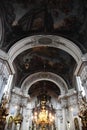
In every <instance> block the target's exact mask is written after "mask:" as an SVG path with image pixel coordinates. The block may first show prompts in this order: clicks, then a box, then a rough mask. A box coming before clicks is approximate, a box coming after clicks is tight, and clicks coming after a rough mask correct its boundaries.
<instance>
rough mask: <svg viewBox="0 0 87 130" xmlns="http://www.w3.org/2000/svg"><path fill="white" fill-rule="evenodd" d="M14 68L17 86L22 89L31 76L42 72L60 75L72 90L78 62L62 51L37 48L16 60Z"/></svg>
mask: <svg viewBox="0 0 87 130" xmlns="http://www.w3.org/2000/svg"><path fill="white" fill-rule="evenodd" d="M66 59H67V60H66ZM14 66H15V68H16V71H17V75H16V78H15V80H16V86H19V87H20V86H21V83H22V82H23V80H24V79H25V78H26V77H27V76H29V75H30V74H33V73H37V72H41V71H42V72H53V73H55V74H58V75H60V76H61V77H62V78H64V80H65V81H66V82H67V83H68V85H69V88H71V87H72V81H73V72H74V69H75V67H76V62H75V60H74V59H73V58H72V57H71V56H70V55H69V54H68V53H66V52H65V51H62V50H60V49H57V48H52V47H35V48H32V49H29V50H27V51H25V52H23V53H21V54H20V55H18V56H17V58H16V59H15V60H14Z"/></svg>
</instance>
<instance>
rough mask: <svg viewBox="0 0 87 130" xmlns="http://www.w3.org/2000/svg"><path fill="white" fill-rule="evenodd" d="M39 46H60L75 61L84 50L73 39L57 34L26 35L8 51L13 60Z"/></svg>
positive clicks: (79, 58) (78, 59)
mask: <svg viewBox="0 0 87 130" xmlns="http://www.w3.org/2000/svg"><path fill="white" fill-rule="evenodd" d="M38 46H49V47H55V48H59V49H61V50H64V51H66V52H67V53H69V54H70V55H71V56H72V57H73V58H74V59H75V61H76V62H77V64H78V62H79V61H80V60H81V57H82V52H81V50H80V48H79V47H78V46H77V45H75V44H74V43H73V42H72V41H70V40H68V39H66V38H63V37H60V36H56V35H35V36H30V37H26V38H24V39H22V40H20V41H18V42H16V43H15V44H14V45H13V46H12V47H11V48H10V50H9V51H8V55H9V57H10V60H11V62H13V61H14V59H15V58H16V57H17V56H18V55H19V54H20V53H22V52H23V51H25V50H28V49H30V48H33V47H38Z"/></svg>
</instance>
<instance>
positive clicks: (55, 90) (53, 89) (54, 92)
mask: <svg viewBox="0 0 87 130" xmlns="http://www.w3.org/2000/svg"><path fill="white" fill-rule="evenodd" d="M35 90H37V91H35ZM41 93H45V94H48V95H49V96H54V97H55V98H58V96H59V95H60V94H61V93H60V89H59V87H58V86H56V85H55V84H54V83H52V82H50V81H45V80H42V81H38V82H36V83H34V84H33V85H32V86H31V87H30V89H29V91H28V94H29V95H30V97H34V96H38V95H40V94H41Z"/></svg>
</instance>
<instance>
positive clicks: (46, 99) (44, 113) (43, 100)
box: [33, 93, 55, 125]
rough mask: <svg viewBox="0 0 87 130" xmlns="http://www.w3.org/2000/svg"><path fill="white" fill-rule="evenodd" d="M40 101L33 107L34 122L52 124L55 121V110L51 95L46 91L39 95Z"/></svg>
mask: <svg viewBox="0 0 87 130" xmlns="http://www.w3.org/2000/svg"><path fill="white" fill-rule="evenodd" d="M37 99H38V103H36V104H35V108H33V123H35V124H36V125H46V124H48V125H51V124H54V121H55V110H54V108H53V105H52V104H51V103H50V100H51V97H50V96H49V95H47V94H46V93H42V94H40V95H39V96H37Z"/></svg>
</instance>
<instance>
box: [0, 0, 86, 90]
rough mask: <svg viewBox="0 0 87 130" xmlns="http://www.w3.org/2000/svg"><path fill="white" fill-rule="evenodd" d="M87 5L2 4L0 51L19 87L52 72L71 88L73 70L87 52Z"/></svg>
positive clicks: (64, 0) (60, 0)
mask: <svg viewBox="0 0 87 130" xmlns="http://www.w3.org/2000/svg"><path fill="white" fill-rule="evenodd" d="M86 5H87V1H86V0H55V1H54V0H39V1H38V0H11V1H9V0H5V1H3V0H1V1H0V12H2V13H0V49H1V50H3V51H4V52H6V54H7V59H8V60H9V62H10V63H11V65H12V64H13V66H14V69H15V85H16V86H17V87H21V84H22V83H23V81H24V80H25V79H26V77H28V76H30V75H32V74H34V73H38V72H51V73H54V74H57V75H59V76H60V77H62V78H63V79H64V81H65V82H66V83H67V85H68V88H72V86H73V84H72V83H73V74H74V70H75V68H76V66H77V65H78V63H79V61H80V60H81V57H82V55H83V54H84V53H86V52H87V44H86V43H87V29H86V28H87V6H86ZM72 41H73V42H72ZM2 55H3V54H2Z"/></svg>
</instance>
